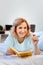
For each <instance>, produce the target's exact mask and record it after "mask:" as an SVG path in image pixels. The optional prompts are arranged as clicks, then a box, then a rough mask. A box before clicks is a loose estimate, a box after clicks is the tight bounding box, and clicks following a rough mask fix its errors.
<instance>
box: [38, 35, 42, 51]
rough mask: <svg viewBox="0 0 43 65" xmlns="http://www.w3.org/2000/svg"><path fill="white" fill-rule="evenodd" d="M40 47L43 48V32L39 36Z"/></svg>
mask: <svg viewBox="0 0 43 65" xmlns="http://www.w3.org/2000/svg"><path fill="white" fill-rule="evenodd" d="M38 47H39V49H40V50H43V34H42V35H41V36H40V38H39V42H38Z"/></svg>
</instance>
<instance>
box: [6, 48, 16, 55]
mask: <svg viewBox="0 0 43 65" xmlns="http://www.w3.org/2000/svg"><path fill="white" fill-rule="evenodd" d="M13 54H14V55H15V53H14V52H13V51H12V50H11V49H8V51H7V53H6V55H13Z"/></svg>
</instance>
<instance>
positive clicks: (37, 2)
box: [0, 0, 43, 31]
mask: <svg viewBox="0 0 43 65" xmlns="http://www.w3.org/2000/svg"><path fill="white" fill-rule="evenodd" d="M17 17H24V18H26V19H27V21H29V23H33V24H36V31H43V0H0V25H3V26H4V25H5V24H12V23H13V20H14V19H15V18H17Z"/></svg>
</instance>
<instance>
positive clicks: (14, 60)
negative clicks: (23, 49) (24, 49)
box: [0, 55, 43, 65]
mask: <svg viewBox="0 0 43 65" xmlns="http://www.w3.org/2000/svg"><path fill="white" fill-rule="evenodd" d="M0 65H43V55H34V56H31V57H26V58H20V57H17V56H15V55H13V56H0Z"/></svg>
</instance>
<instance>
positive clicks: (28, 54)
mask: <svg viewBox="0 0 43 65" xmlns="http://www.w3.org/2000/svg"><path fill="white" fill-rule="evenodd" d="M10 50H12V51H13V53H14V54H16V55H17V56H19V57H27V56H32V54H33V52H32V51H23V52H19V51H17V50H16V49H14V48H13V47H10Z"/></svg>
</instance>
